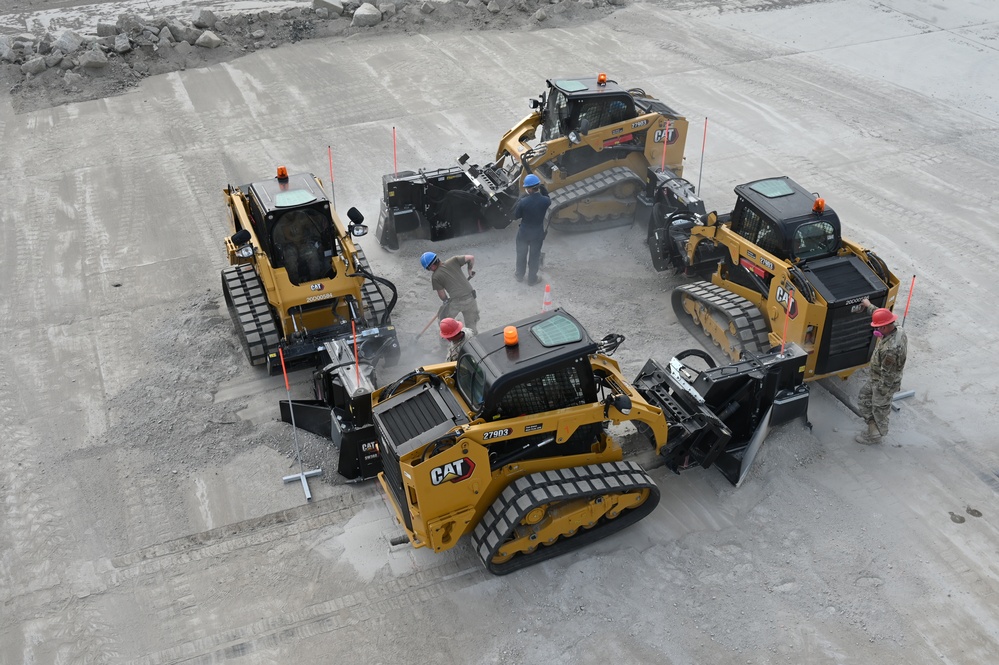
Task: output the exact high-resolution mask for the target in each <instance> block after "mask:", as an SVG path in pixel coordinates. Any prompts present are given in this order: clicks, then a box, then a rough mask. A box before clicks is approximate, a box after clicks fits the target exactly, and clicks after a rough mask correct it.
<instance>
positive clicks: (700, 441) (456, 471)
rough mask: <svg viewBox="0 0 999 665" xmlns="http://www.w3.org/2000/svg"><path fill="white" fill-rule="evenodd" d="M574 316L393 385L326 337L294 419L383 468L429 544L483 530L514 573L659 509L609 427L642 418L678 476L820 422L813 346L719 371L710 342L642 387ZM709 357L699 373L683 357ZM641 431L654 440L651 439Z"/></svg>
mask: <svg viewBox="0 0 999 665" xmlns="http://www.w3.org/2000/svg"><path fill="white" fill-rule="evenodd" d="M623 340H624V337H623V336H621V335H613V334H612V335H607V336H605V337H604V338H603V339H602V340H600V341H599V342H597V341H594V340H593V339H591V338H590V336H589V334H587V332H586V330H584V329H583V326H582V325H580V323H579V322H578V321H577V320H576V319H575V318H573V317H572V315H570V314H569V313H568V312H566V311H564V310H562V309H556V310H553V311H550V312H545V313H542V314H539V315H537V316H534V317H530V318H527V319H523V320H521V321H518V322H516V323H514V324H513V325H510V326H506V327H504V328H497V329H494V330H489V331H485V332H483V333H480V334H478V335H477V336H475V337H472V338H470V339H468V340H467V341H466V342H465V343H464V345H463V346H462V349H461V353H460V356H459V357H458V360H457V361H456V362H450V363H442V364H439V365H430V366H425V367H420V368H418V369H416V370H414V371H412V372H410V373H408V374H406V375H404V376H402V377H401V378H400V379H398V380H396V381H394V382H393V383H391V384H390V385H387V386H385V387H382V388H377V389H376V388H375V387H374V386H375V378H374V369H373V368H372V367H370V365H368V364H367V363H364V362H360V363H358V362H357V361H356V359H355V358H353V357H352V356H351V349H350V346H349V345H348V344H345V343H343V342H331V343H329V344H327V345H326V352H327V356H328V358H327V360H328V361H329V362H328V364H327V365H326V366H325V368H324V369H322V370H318V371H316V372H315V374H314V379H315V386H316V397H317V399H315V400H294V401H291V402H287V401H285V402H283V403H282V405H281V407H282V418H283V419H284V420H285V421H286V422H291V420H292V419H291V417H290V416H291V414H292V411H294V416H295V417H294V421H295V423H296V424H297V425H298V426H299V427H302V428H304V429H309V430H310V431H313V432H316V433H318V434H321V435H324V436H330V437H332V439H333V441H334V442H335V443H336V444H337V446H338V447H339V448H340V468H339V471H340V473H342V474H344V475H346V476H348V477H352V478H369V477H373V476H375V475H377V477H378V479H379V481H380V483H381V485H382V487H383V489H384V491H385V493H386V495H387V496H388V498H389V500H390V502H391V504H392V506H393V508H394V509H395V512H396V517H397V518H398V521H399V523H400V524H401V525H402V527H403V528H404V529H405V532H406V535H407V536H408V538H409V541H410V543H411V544H412V545H413V546H415V547H430V548H432V549H433V550H434V551H437V552H440V551H443V550H447V549H450V548H451V547H454V545H455V544H456V543H458V542H459V540H460V539H461V538H462V536H468V537H469V539H470V540H471V544H472V546H473V547H474V549H475V551H476V553H477V554H478V556H479V557H480V558H481V559H482V562H483V563H484V564H485V566H486V567H487V568H488V569H489V570H490V571H492V572H493V573H496V574H500V575H501V574H505V573H509V572H512V571H514V570H517V569H519V568H523V567H524V566H528V565H531V564H533V563H536V562H539V561H543V560H545V559H548V558H551V557H553V556H556V555H559V554H562V553H565V552H569V551H572V550H574V549H576V548H578V547H580V546H582V545H585V544H587V543H590V542H593V541H595V540H598V539H600V538H603V537H605V536H607V535H610V534H612V533H614V532H616V531H619V530H620V529H623V528H624V527H626V526H628V525H630V524H633V523H635V522H637V521H638V520H640V519H642V518H643V517H645V516H646V515H648V514H649V513H650V512H651V511H652V510H653V509H654V508H655V506H656V504H657V503H658V502H659V496H660V493H659V489H658V488H657V486H656V484H655V482H654V481H653V479H652V478H651V477H650V476H649V475H648V473H646V471H645V470H644V469H643V468H642V466H641V465H640V464H638V463H636V462H634V461H626V460H625V459H624V457H625V451H624V450H623V448H622V445H621V444H620V443H619V442H618V440H617V439H615V438H614V437H613V436H611V434H610V432H609V425H610V424H611V423H614V424H620V423H622V422H625V421H628V422H631V423H632V424H634V425H635V426H636V428H637V429H638V431H639V432H641V433H642V434H644V435H645V437H647V438H648V441H649V443H650V444H651V447H652V450H654V451H655V453H657V454H658V455H659V456H660V457H661V458H662V459H663V461H664V463H665V465H666V466H668V467H669V468H670V469H672V470H673V471H675V472H677V473H679V472H680V471H682V470H685V469H689V468H693V467H705V468H706V467H710V466H716V467H718V468H719V469H721V470H722V472H723V473H724V474H725V476H726V477H727V478H728V479H729V480H730V481H731V482H733V483H735V484H737V483H739V482H741V480H742V478H744V477H745V474H746V473H747V471H748V469H749V466H750V464H751V463H752V460H753V457H754V456H755V454H756V451H757V450H758V449H759V446H760V445H761V443H762V440H763V438H764V437H765V436H766V433H767V429H768V427H770V426H771V425H777V424H780V423H783V422H787V421H789V420H791V419H794V418H797V417H802V416H805V415H806V412H807V405H808V389H807V387H806V386H805V385H804V384H802V382H801V377H802V372H801V368H802V365H803V364H804V362H805V356H804V353H803V352H802V351H801V350H800V349H798V348H797V347H795V346H794V345H791V346H789V347H788V348H787V349H786V350H785V353H783V354H781V353H772V354H767V355H763V356H758V357H757V356H753V355H751V354H747V357H746V358H745V359H743V360H741V361H740V362H738V363H735V364H732V365H729V366H725V367H714V366H713V362H711V360H710V356H708V355H707V354H706V353H704V352H703V351H690V352H687V353H685V354H681V356H680V357H677V358H674V359H673V360H671V361H670V363H669V365H668V366H665V367H664V366H661V365H659V364H658V363H657V362H655V361H654V360H649V361H648V362H647V363H646V364H645V366H644V367H643V369H642V371H641V372H639V374H638V377H637V378H636V379H635V380H634V381H631V382H629V381H628V380H626V379H625V378H624V376H623V375H622V373H621V369H620V367H619V366H618V364H617V362H616V361H614V360H613V359H611V358H610V354H611V353H613V352H614V350H615V349H617V347H618V346H619V345H620V344H621V343H622V342H623ZM691 355H693V356H697V357H698V361H697V363H696V365H698V366H701V367H702V368H703V367H704V366H705V365H707V368H703V369H700V370H698V369H695V368H694V367H693V366H692V365H689V364H687V363H685V362H684V359H685V358H688V357H690V356H691ZM638 438H639V439H640V438H642V437H638Z"/></svg>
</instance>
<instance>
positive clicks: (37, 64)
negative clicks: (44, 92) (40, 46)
mask: <svg viewBox="0 0 999 665" xmlns="http://www.w3.org/2000/svg"><path fill="white" fill-rule="evenodd" d="M46 69H48V66H47V65H46V64H45V58H44V57H42V56H38V57H37V58H32V59H31V60H28V61H27V62H26V63H24V64H23V65H21V73H22V74H41V73H42V72H44V71H45V70H46Z"/></svg>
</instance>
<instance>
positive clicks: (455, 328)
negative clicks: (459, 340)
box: [441, 318, 465, 340]
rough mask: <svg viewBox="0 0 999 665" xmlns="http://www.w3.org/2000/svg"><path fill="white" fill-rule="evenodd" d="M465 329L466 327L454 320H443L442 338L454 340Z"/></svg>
mask: <svg viewBox="0 0 999 665" xmlns="http://www.w3.org/2000/svg"><path fill="white" fill-rule="evenodd" d="M464 329H465V326H464V325H462V323H461V321H457V320H455V319H452V318H447V319H441V337H443V338H444V339H447V340H452V339H454V338H455V337H457V336H458V335H459V334H460V333H461V331H462V330H464Z"/></svg>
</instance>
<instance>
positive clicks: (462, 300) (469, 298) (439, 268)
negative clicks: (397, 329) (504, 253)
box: [420, 252, 479, 329]
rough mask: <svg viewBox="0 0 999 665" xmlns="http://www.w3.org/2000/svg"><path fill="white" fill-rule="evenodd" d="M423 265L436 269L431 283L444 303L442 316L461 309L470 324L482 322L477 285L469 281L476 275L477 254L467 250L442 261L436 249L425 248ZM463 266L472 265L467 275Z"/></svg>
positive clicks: (469, 266)
mask: <svg viewBox="0 0 999 665" xmlns="http://www.w3.org/2000/svg"><path fill="white" fill-rule="evenodd" d="M420 265H422V266H423V268H424V269H425V270H429V271H430V272H432V273H433V275H431V277H430V286H431V287H433V289H434V290H435V291H437V295H438V296H439V297H440V299H441V302H443V303H444V306H443V307H441V310H440V314H439V317H438V318H440V319H441V320H443V319H446V318H448V317H451V318H453V317H455V316H457V315H458V314H459V313H460V314H461V315H462V317H464V319H465V325H466V326H468V327H469V328H473V329H474V328H476V327H477V326H478V324H479V305H478V303H476V301H475V289H473V288H472V285H471V284H470V283H469V281H468V280H470V279H471V278H472V277H474V276H475V269H474V265H475V257H474V256H473V255H471V254H463V255H460V256H452V257H451V258H450V259H448V260H446V261H443V262H442V261H441V260H440V257H439V256H437V255H436V254H434V253H433V252H424V253H423V256H421V257H420ZM462 266H467V267H468V275H467V276H466V275H465V273H464V272H462V270H461V268H462Z"/></svg>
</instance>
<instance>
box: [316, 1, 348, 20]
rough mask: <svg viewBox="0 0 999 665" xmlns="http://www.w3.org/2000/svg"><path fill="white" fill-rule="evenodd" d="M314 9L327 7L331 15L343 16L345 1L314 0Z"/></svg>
mask: <svg viewBox="0 0 999 665" xmlns="http://www.w3.org/2000/svg"><path fill="white" fill-rule="evenodd" d="M312 7H313V8H314V9H325V10H326V11H328V12H329V13H330V16H343V3H342V2H340V0H312Z"/></svg>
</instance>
